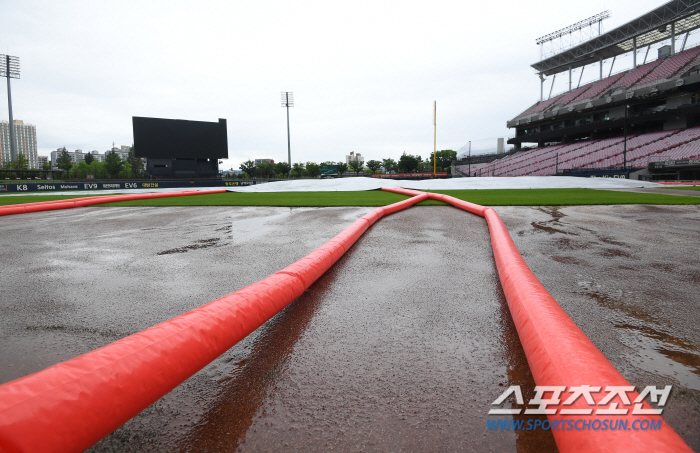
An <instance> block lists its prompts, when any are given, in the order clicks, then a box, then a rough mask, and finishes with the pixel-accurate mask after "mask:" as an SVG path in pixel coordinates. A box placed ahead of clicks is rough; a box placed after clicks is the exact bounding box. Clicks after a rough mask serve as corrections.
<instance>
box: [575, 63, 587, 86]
mask: <svg viewBox="0 0 700 453" xmlns="http://www.w3.org/2000/svg"><path fill="white" fill-rule="evenodd" d="M585 69H586V65H583V66H581V75H580V76H579V77H578V85H576V88H578V87H580V86H581V79H583V71H584V70H585Z"/></svg>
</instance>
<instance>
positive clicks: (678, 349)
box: [0, 205, 700, 452]
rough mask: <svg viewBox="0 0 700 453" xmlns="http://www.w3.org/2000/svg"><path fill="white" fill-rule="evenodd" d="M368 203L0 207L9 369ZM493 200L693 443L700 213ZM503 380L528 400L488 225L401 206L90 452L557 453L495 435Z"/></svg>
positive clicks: (111, 329) (319, 231) (279, 250)
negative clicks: (491, 422)
mask: <svg viewBox="0 0 700 453" xmlns="http://www.w3.org/2000/svg"><path fill="white" fill-rule="evenodd" d="M370 210H371V208H293V209H290V208H259V207H258V208H249V207H243V208H239V207H236V208H225V207H222V208H213V207H208V208H207V207H197V208H194V207H190V208H83V209H76V210H71V211H54V212H49V213H35V214H26V215H21V216H12V217H5V218H3V219H2V220H0V234H2V235H3V238H4V239H5V240H4V241H3V242H4V243H5V244H6V245H5V246H4V247H3V248H2V249H1V250H0V257H1V258H2V261H3V262H4V263H6V266H5V269H4V271H3V273H2V276H1V277H0V279H1V280H0V287H1V288H2V291H1V292H0V313H1V315H2V316H0V361H1V363H3V364H4V366H3V367H0V382H7V381H9V380H12V379H15V378H18V377H21V376H24V375H26V374H29V373H32V372H35V371H38V370H41V369H43V368H44V367H46V366H49V365H52V364H54V363H57V362H60V361H63V360H66V359H69V358H71V357H74V356H76V355H78V354H82V353H85V352H88V351H90V350H92V349H94V348H97V347H99V346H102V345H104V344H108V343H110V342H112V341H115V340H117V339H119V338H122V337H124V336H126V335H129V334H131V333H135V332H137V331H140V330H142V329H145V328H147V327H149V326H151V325H153V324H156V323H158V322H161V321H164V320H167V319H170V318H172V317H174V316H177V315H178V314H181V313H183V312H185V311H187V310H189V309H192V308H195V307H197V306H199V305H202V304H204V303H207V302H209V301H211V300H214V299H216V298H218V297H221V296H223V295H225V294H228V293H230V292H233V291H235V290H236V289H239V288H242V287H243V286H246V285H248V284H251V283H254V282H255V281H258V280H260V279H262V278H264V277H266V276H268V275H269V274H271V273H273V272H275V271H277V270H279V269H281V268H283V267H285V266H286V265H288V264H290V263H292V262H294V261H296V260H297V259H299V258H301V257H303V256H305V255H306V254H307V253H309V252H310V251H312V250H313V249H315V248H316V247H318V246H320V245H322V244H323V243H324V242H326V241H327V240H328V239H330V238H332V237H333V236H334V235H335V234H337V233H339V232H340V231H342V229H344V228H345V227H346V226H348V225H349V224H350V223H352V221H354V220H355V219H357V218H358V217H360V216H361V215H363V214H364V213H366V212H369V211H370ZM496 211H497V212H498V213H499V215H501V217H502V218H503V220H504V222H505V223H506V225H507V227H508V228H509V230H510V233H511V236H512V237H513V239H514V241H515V243H516V245H517V246H518V248H519V250H520V251H521V253H522V254H523V256H524V258H525V260H526V262H527V263H528V265H529V266H530V267H531V269H532V270H533V272H534V273H535V275H537V277H538V278H539V279H540V280H541V281H542V283H543V284H544V286H545V287H546V288H547V289H548V290H549V291H550V292H551V293H552V295H553V296H554V297H555V299H557V301H558V302H559V303H560V304H561V305H562V307H563V308H564V309H565V311H566V312H567V313H568V314H569V315H570V316H571V317H572V318H573V319H574V321H575V322H576V323H577V324H578V325H579V326H580V327H581V328H582V329H583V331H584V332H585V333H586V334H587V335H588V336H589V337H590V338H591V339H592V340H593V342H594V343H595V344H596V346H598V347H599V348H600V349H601V351H602V352H603V353H604V354H605V355H606V356H607V357H608V358H609V359H610V360H611V361H612V363H613V364H614V365H615V366H616V367H617V369H618V370H620V371H621V372H622V374H623V375H624V376H625V377H626V378H627V379H628V380H629V381H630V382H631V383H632V384H633V385H636V386H637V387H638V388H639V387H641V386H644V385H648V384H651V385H657V386H663V385H667V384H673V385H674V391H673V393H672V397H671V398H670V401H669V403H668V404H667V406H666V409H665V411H664V417H665V419H666V420H667V421H668V422H669V424H670V425H671V426H672V427H673V428H674V429H675V430H676V431H677V432H678V433H679V434H680V435H681V436H682V437H683V438H684V439H685V440H686V441H687V442H688V443H689V444H690V445H691V447H693V448H695V449H698V448H700V435H699V434H698V431H699V430H698V427H699V426H700V423H699V421H700V353H699V352H698V346H699V345H700V327H698V322H697V321H698V315H697V313H698V308H699V307H698V305H699V304H700V296H699V290H700V255H699V254H698V249H699V248H700V246H698V243H699V241H698V240H699V239H700V233H699V232H698V231H699V230H698V226H700V207H697V206H629V205H627V206H595V207H585V206H584V207H564V208H556V207H542V208H528V207H499V208H496ZM510 385H521V386H523V389H524V390H525V392H524V393H525V394H524V397H525V399H526V400H527V399H529V398H531V397H532V396H533V395H532V394H533V392H532V388H533V387H534V382H533V381H532V377H531V375H530V372H529V368H528V366H527V361H526V359H525V356H524V354H523V351H522V347H521V345H520V342H519V340H518V337H517V333H516V332H515V328H514V326H513V323H512V321H511V318H510V315H509V313H508V309H507V304H506V302H505V299H504V297H503V294H502V292H501V290H500V284H499V283H498V276H497V273H496V270H495V265H494V263H493V255H492V252H491V247H490V242H489V235H488V229H487V226H486V222H485V221H484V220H483V219H481V218H480V217H477V216H474V215H470V214H467V213H465V212H463V211H460V210H457V209H455V208H451V207H443V206H427V207H413V208H409V209H408V210H406V211H402V212H400V213H397V214H394V215H392V216H388V217H385V218H384V219H382V220H380V221H379V222H378V223H376V224H375V225H374V226H373V227H372V228H370V230H368V231H367V233H365V235H364V236H363V237H362V238H360V240H359V241H358V242H357V243H356V244H355V246H354V247H353V248H352V249H351V250H350V251H349V252H348V253H347V254H346V255H345V256H344V257H343V258H341V260H340V261H339V262H338V263H336V265H335V266H334V267H333V268H331V270H330V271H329V272H327V273H326V274H325V275H324V276H323V277H322V278H321V279H319V281H317V282H316V283H315V284H314V285H313V286H312V287H311V288H310V289H309V290H308V291H307V292H306V293H305V294H304V295H303V296H302V297H300V298H299V299H297V300H296V301H295V302H293V303H292V304H290V305H289V306H288V307H287V308H286V309H285V310H283V311H282V312H281V313H279V314H278V315H277V316H275V317H274V318H273V319H271V320H270V321H269V322H268V323H266V324H265V325H264V326H262V327H261V328H260V329H258V330H257V331H256V332H254V333H253V334H252V335H250V336H249V337H248V338H246V339H245V340H244V341H242V342H241V343H239V344H238V345H236V346H235V347H233V348H232V349H230V350H229V351H228V352H226V353H225V354H223V355H222V356H221V357H219V358H218V359H217V360H215V361H214V362H212V363H211V364H210V365H208V366H207V367H205V368H204V369H203V370H202V371H200V372H199V373H197V374H196V375H194V376H193V377H192V378H190V379H189V380H187V381H185V382H184V383H183V384H182V385H180V386H179V387H177V388H176V389H175V390H173V391H172V392H170V393H169V394H168V395H166V396H164V397H163V398H161V399H160V400H159V401H158V402H156V403H154V404H153V405H152V406H150V407H149V408H147V409H146V410H145V411H143V412H142V413H141V414H139V415H138V416H137V417H135V418H133V419H132V420H130V421H129V422H127V423H126V424H125V425H124V426H122V427H121V428H119V429H117V430H116V431H115V432H114V433H112V434H111V435H109V436H107V437H106V438H105V439H103V440H102V441H101V442H99V443H98V444H96V445H95V446H94V447H93V448H92V449H91V451H96V452H97V451H183V452H187V451H328V450H340V451H484V450H491V451H516V450H517V451H555V450H556V447H555V445H554V441H553V438H552V436H551V434H550V433H548V432H544V431H535V432H532V431H529V432H528V431H520V432H517V433H515V432H512V431H489V430H487V428H486V420H487V419H488V418H489V416H488V415H487V412H488V409H489V408H490V404H491V402H492V401H493V400H495V399H496V398H497V397H498V396H499V395H500V394H501V393H502V392H503V391H504V390H505V389H506V388H507V387H508V386H510ZM491 418H493V416H491Z"/></svg>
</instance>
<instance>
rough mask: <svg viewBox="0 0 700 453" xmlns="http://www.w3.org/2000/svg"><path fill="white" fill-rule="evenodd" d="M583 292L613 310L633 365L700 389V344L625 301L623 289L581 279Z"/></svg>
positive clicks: (690, 387) (615, 324) (614, 323)
mask: <svg viewBox="0 0 700 453" xmlns="http://www.w3.org/2000/svg"><path fill="white" fill-rule="evenodd" d="M578 284H579V286H580V287H581V288H582V289H583V294H585V295H587V296H589V297H591V298H593V299H594V300H595V301H596V302H597V303H598V304H599V305H602V306H603V307H606V308H608V309H610V310H613V311H614V315H613V317H612V322H613V325H614V326H615V327H616V328H617V333H618V335H617V337H618V339H619V340H620V342H622V344H624V345H625V346H627V347H629V348H630V349H632V351H634V352H630V353H627V354H625V355H624V357H625V358H626V359H627V360H628V361H629V362H630V363H631V364H633V365H634V366H636V367H637V368H640V369H642V370H645V371H647V372H649V373H652V374H656V375H660V376H666V377H669V378H671V379H674V380H676V381H677V382H678V383H679V384H681V385H682V386H684V387H687V388H689V389H693V390H700V354H699V352H700V348H699V347H698V345H696V344H695V343H693V342H692V341H689V340H687V339H684V338H680V337H677V336H674V335H672V334H671V332H670V329H668V328H666V327H664V326H661V325H660V324H659V322H658V320H657V319H655V318H654V317H653V316H652V315H651V314H650V313H649V312H648V311H646V310H645V309H644V308H641V307H640V306H639V305H638V304H636V303H635V304H632V303H629V302H627V303H626V302H625V299H626V298H629V297H633V296H626V295H625V294H623V293H622V292H621V291H620V292H618V293H617V294H614V295H612V294H606V293H605V292H604V291H603V290H602V288H601V287H600V286H599V285H594V284H592V282H588V281H580V282H579V283H578Z"/></svg>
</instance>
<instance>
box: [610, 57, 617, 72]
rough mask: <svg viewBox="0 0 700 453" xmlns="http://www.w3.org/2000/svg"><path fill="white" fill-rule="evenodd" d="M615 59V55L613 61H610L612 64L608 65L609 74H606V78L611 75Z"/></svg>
mask: <svg viewBox="0 0 700 453" xmlns="http://www.w3.org/2000/svg"><path fill="white" fill-rule="evenodd" d="M615 58H617V55H615V56H614V57H613V61H612V63H611V64H610V72H609V73H608V77H610V76H611V75H612V70H613V66H615Z"/></svg>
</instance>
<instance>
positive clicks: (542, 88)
mask: <svg viewBox="0 0 700 453" xmlns="http://www.w3.org/2000/svg"><path fill="white" fill-rule="evenodd" d="M539 75H540V102H542V101H544V75H543V74H542V73H541V72H540V74H539Z"/></svg>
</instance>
